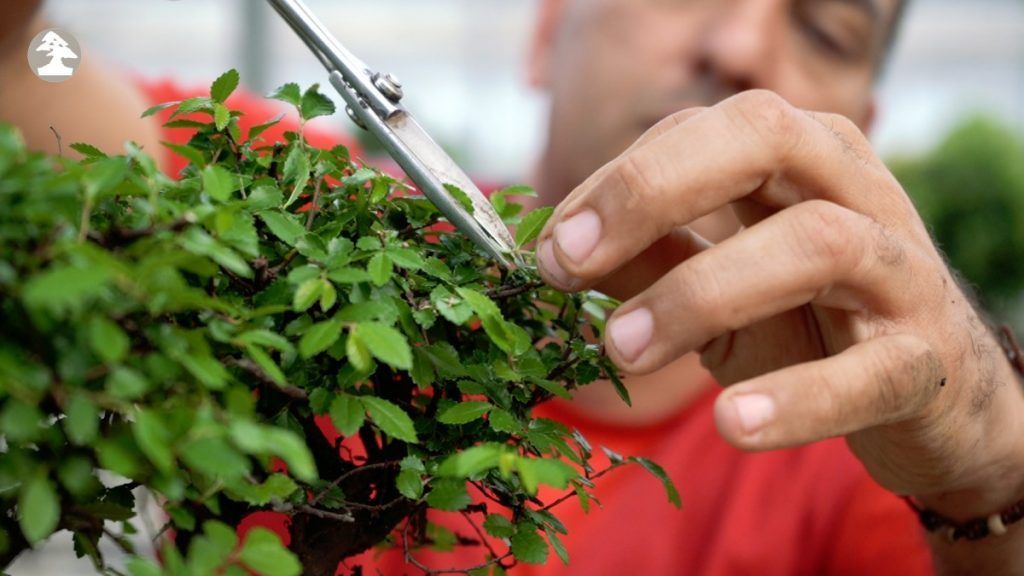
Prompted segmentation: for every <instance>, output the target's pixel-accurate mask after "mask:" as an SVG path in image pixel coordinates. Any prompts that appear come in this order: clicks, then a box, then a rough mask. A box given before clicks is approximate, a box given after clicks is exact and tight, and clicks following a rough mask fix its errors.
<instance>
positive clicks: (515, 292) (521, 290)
mask: <svg viewBox="0 0 1024 576" xmlns="http://www.w3.org/2000/svg"><path fill="white" fill-rule="evenodd" d="M542 287H544V283H543V282H528V283H526V284H523V285H521V286H512V287H508V288H506V287H504V286H502V287H499V288H495V289H493V290H488V291H487V296H489V297H490V298H491V299H493V300H504V299H506V298H514V297H516V296H519V295H521V294H526V293H527V292H533V291H534V290H537V289H538V288H542Z"/></svg>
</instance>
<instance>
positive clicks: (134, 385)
mask: <svg viewBox="0 0 1024 576" xmlns="http://www.w3.org/2000/svg"><path fill="white" fill-rule="evenodd" d="M106 387H107V391H108V392H110V393H111V394H112V395H114V396H115V397H116V398H121V399H123V400H135V399H136V398H138V397H140V396H142V395H143V394H145V393H146V391H147V390H149V382H148V381H147V380H146V378H145V376H143V375H142V374H140V373H139V372H138V371H136V370H133V369H131V368H125V367H123V366H122V367H119V368H116V369H115V370H114V371H113V372H111V373H110V376H108V377H107V383H106Z"/></svg>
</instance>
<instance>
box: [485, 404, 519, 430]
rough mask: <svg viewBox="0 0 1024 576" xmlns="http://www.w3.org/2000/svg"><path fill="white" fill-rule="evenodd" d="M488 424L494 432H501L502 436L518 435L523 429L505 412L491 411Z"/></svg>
mask: <svg viewBox="0 0 1024 576" xmlns="http://www.w3.org/2000/svg"><path fill="white" fill-rule="evenodd" d="M488 422H489V423H490V425H491V428H492V429H493V430H494V431H495V432H502V433H504V434H519V433H520V432H522V428H523V427H522V426H521V425H520V424H519V423H518V422H516V419H515V418H514V417H513V416H512V414H511V413H509V412H506V411H505V410H499V409H494V410H491V415H490V417H489V418H488Z"/></svg>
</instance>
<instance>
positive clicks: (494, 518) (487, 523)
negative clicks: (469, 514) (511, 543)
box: [484, 514, 516, 538]
mask: <svg viewBox="0 0 1024 576" xmlns="http://www.w3.org/2000/svg"><path fill="white" fill-rule="evenodd" d="M484 530H486V531H487V533H488V534H490V535H491V536H494V537H495V538H511V537H512V535H513V534H515V533H516V527H515V525H514V524H512V521H511V520H509V519H508V518H506V517H504V516H502V515H501V514H488V515H487V518H485V519H484Z"/></svg>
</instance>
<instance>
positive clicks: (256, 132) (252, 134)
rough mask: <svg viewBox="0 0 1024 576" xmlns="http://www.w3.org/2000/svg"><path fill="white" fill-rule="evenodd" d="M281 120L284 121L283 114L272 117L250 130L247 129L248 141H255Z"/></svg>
mask: <svg viewBox="0 0 1024 576" xmlns="http://www.w3.org/2000/svg"><path fill="white" fill-rule="evenodd" d="M283 119H284V112H282V113H280V114H278V115H277V116H274V117H273V118H271V119H270V120H268V121H266V122H264V123H263V124H260V125H258V126H253V127H252V128H250V129H249V140H255V139H256V138H258V137H259V136H260V135H261V134H263V133H264V132H266V131H267V130H269V129H271V128H273V127H274V126H276V125H277V124H278V123H280V122H281V120H283Z"/></svg>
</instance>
